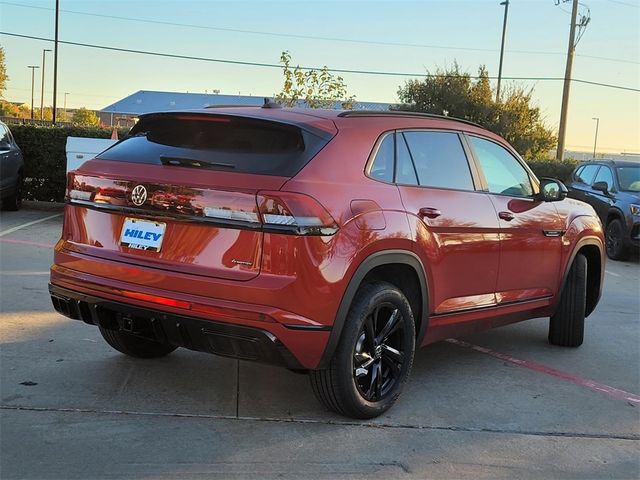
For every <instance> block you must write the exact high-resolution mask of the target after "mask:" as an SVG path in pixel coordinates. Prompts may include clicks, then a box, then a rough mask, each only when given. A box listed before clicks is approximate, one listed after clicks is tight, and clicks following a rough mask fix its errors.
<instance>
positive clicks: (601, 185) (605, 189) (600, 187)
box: [591, 182, 609, 195]
mask: <svg viewBox="0 0 640 480" xmlns="http://www.w3.org/2000/svg"><path fill="white" fill-rule="evenodd" d="M591 188H593V189H594V190H597V191H599V192H602V193H604V194H605V195H608V194H609V185H607V182H596V183H594V184H593V185H591Z"/></svg>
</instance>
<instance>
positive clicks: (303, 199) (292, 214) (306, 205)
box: [257, 191, 338, 235]
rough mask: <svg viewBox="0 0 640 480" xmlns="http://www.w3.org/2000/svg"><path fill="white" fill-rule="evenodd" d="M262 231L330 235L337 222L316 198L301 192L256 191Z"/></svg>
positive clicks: (335, 228) (336, 227)
mask: <svg viewBox="0 0 640 480" xmlns="http://www.w3.org/2000/svg"><path fill="white" fill-rule="evenodd" d="M257 200H258V210H259V211H260V216H261V217H262V225H263V229H264V230H265V231H271V232H276V233H291V234H295V235H333V234H334V233H336V232H337V231H338V224H337V223H336V221H335V220H334V219H333V217H332V216H331V215H330V214H329V212H327V211H326V210H325V208H324V207H323V206H322V205H320V203H318V202H317V201H316V200H315V199H313V198H311V197H310V196H308V195H304V194H302V193H292V192H265V191H262V192H258V195H257Z"/></svg>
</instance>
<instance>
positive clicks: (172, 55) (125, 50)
mask: <svg viewBox="0 0 640 480" xmlns="http://www.w3.org/2000/svg"><path fill="white" fill-rule="evenodd" d="M0 35H7V36H10V37H18V38H28V39H31V40H41V41H44V42H52V41H53V40H52V39H50V38H45V37H37V36H33V35H23V34H19V33H11V32H3V31H0ZM59 43H61V44H64V45H73V46H77V47H86V48H95V49H99V50H109V51H114V52H123V53H135V54H138V55H149V56H154V57H164V58H175V59H180V60H196V61H201V62H212V63H223V64H229V65H243V66H250V67H263V68H278V69H282V65H280V64H278V63H264V62H249V61H243V60H227V59H221V58H209V57H196V56H192V55H180V54H175V53H163V52H151V51H147V50H135V49H131V48H120V47H110V46H106V45H95V44H90V43H82V42H71V41H67V40H59ZM321 68H323V67H308V66H301V67H300V69H301V70H305V71H308V70H320V69H321ZM327 70H329V71H331V72H334V73H352V74H358V75H379V76H388V77H433V78H435V77H447V76H450V75H438V74H429V73H425V72H419V73H415V72H385V71H379V70H353V69H346V68H327ZM470 77H471V78H473V79H478V78H480V77H479V76H477V75H470ZM487 78H489V79H490V80H495V79H497V77H492V76H488V77H487ZM502 79H503V80H526V81H563V80H564V78H563V77H502ZM571 81H572V82H576V83H584V84H588V85H596V86H600V87H608V88H614V89H618V90H628V91H631V92H640V89H638V88H632V87H625V86H621V85H612V84H608V83H601V82H594V81H590V80H579V79H572V80H571Z"/></svg>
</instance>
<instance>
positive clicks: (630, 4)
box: [607, 0, 640, 8]
mask: <svg viewBox="0 0 640 480" xmlns="http://www.w3.org/2000/svg"><path fill="white" fill-rule="evenodd" d="M607 2H610V3H617V4H618V5H624V6H626V7H633V8H640V5H637V4H634V3H629V2H623V1H621V0H607Z"/></svg>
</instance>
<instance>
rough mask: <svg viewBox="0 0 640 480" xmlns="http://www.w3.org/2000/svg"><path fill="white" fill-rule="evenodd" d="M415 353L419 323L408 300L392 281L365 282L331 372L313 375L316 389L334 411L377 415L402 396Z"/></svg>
mask: <svg viewBox="0 0 640 480" xmlns="http://www.w3.org/2000/svg"><path fill="white" fill-rule="evenodd" d="M389 332H390V333H389ZM414 350H415V321H414V319H413V313H412V312H411V307H410V305H409V302H408V301H407V299H406V297H405V296H404V295H403V294H402V292H401V291H400V290H399V289H398V288H396V287H395V286H394V285H391V284H389V283H386V282H375V283H369V284H365V285H363V286H362V287H360V289H359V290H358V292H357V293H356V296H355V298H354V300H353V303H352V304H351V308H350V309H349V313H348V315H347V318H346V320H345V324H344V328H343V330H342V335H341V337H340V341H339V343H338V346H337V348H336V351H335V354H334V356H333V358H332V359H331V362H330V363H329V366H328V368H326V369H324V370H312V371H311V372H310V379H311V387H312V388H313V392H314V394H315V395H316V397H317V398H318V400H319V401H320V402H321V403H322V404H324V406H325V407H327V409H329V410H332V411H334V412H336V413H338V414H340V415H344V416H348V417H352V418H360V419H366V418H373V417H377V416H379V415H381V414H382V413H384V412H386V411H387V410H388V409H389V408H390V407H391V406H392V405H393V404H394V403H395V401H396V400H397V399H398V397H399V396H400V393H401V391H402V387H403V385H404V383H405V381H406V379H407V377H408V376H409V372H410V370H411V366H412V364H413V357H414ZM378 379H381V380H380V381H377V380H378Z"/></svg>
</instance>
